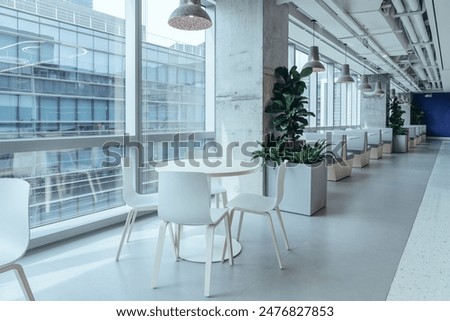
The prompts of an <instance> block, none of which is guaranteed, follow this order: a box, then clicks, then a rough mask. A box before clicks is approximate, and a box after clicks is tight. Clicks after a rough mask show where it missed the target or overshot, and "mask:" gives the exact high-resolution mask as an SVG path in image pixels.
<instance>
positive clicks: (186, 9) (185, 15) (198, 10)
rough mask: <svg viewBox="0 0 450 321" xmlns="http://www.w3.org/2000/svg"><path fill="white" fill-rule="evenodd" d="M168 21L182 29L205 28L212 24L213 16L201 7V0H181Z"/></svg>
mask: <svg viewBox="0 0 450 321" xmlns="http://www.w3.org/2000/svg"><path fill="white" fill-rule="evenodd" d="M168 23H169V25H170V26H172V27H174V28H177V29H181V30H203V29H208V28H209V27H211V26H212V21H211V18H210V17H209V15H208V13H207V12H206V11H205V10H203V9H202V7H201V0H180V5H179V7H178V8H176V9H175V10H174V11H173V12H172V14H171V15H170V17H169V21H168Z"/></svg>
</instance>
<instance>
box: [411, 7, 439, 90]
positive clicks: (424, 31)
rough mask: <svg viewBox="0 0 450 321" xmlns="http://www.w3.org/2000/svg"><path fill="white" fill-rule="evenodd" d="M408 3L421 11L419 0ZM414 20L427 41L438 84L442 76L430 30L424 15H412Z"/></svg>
mask: <svg viewBox="0 0 450 321" xmlns="http://www.w3.org/2000/svg"><path fill="white" fill-rule="evenodd" d="M406 3H408V5H409V8H410V9H411V10H412V11H419V10H420V3H419V1H418V0H406ZM412 20H413V22H414V27H415V28H416V30H418V31H419V34H420V37H421V38H422V41H423V42H424V43H425V49H426V51H427V54H428V59H429V62H430V65H431V66H432V71H433V72H434V80H435V81H436V84H435V85H437V83H439V82H440V77H439V72H438V68H437V63H436V55H435V51H434V50H433V48H432V46H431V39H430V37H429V35H428V31H427V29H426V27H425V21H424V20H423V17H422V15H418V14H416V15H413V16H412ZM436 88H439V86H437V87H436Z"/></svg>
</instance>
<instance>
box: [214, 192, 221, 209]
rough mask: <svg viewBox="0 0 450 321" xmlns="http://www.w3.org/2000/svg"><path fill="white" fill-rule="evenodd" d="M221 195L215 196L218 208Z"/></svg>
mask: <svg viewBox="0 0 450 321" xmlns="http://www.w3.org/2000/svg"><path fill="white" fill-rule="evenodd" d="M219 195H220V194H214V199H215V200H216V208H219V207H220V196H219Z"/></svg>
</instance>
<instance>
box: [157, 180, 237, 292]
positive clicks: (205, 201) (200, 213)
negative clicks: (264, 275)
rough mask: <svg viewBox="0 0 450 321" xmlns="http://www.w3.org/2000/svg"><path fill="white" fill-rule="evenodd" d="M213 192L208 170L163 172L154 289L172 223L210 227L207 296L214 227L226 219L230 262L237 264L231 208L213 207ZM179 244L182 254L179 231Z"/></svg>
mask: <svg viewBox="0 0 450 321" xmlns="http://www.w3.org/2000/svg"><path fill="white" fill-rule="evenodd" d="M210 192H211V190H210V184H209V180H208V177H207V175H206V174H205V173H195V172H169V171H167V172H160V173H159V201H158V216H159V217H160V219H161V220H162V221H161V225H160V228H159V236H158V245H157V248H156V258H155V267H154V270H153V279H152V287H153V288H155V287H156V285H157V281H158V275H159V268H160V265H161V257H162V251H163V246H164V240H165V234H166V228H167V225H168V224H170V223H174V224H177V226H178V227H180V226H183V225H190V226H202V225H204V226H206V247H205V248H206V253H205V283H204V294H205V296H209V294H210V288H211V267H212V255H213V246H214V230H215V228H216V226H217V225H218V224H219V223H221V222H222V221H224V222H225V230H226V240H227V244H228V246H227V247H228V249H229V250H228V255H229V263H230V265H232V264H233V255H232V247H231V232H230V222H229V215H228V209H227V208H211V199H210V197H211V193H210ZM175 247H176V252H177V253H178V252H179V247H180V233H176V236H175ZM177 259H178V257H177Z"/></svg>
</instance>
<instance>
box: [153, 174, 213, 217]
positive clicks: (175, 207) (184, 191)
mask: <svg viewBox="0 0 450 321" xmlns="http://www.w3.org/2000/svg"><path fill="white" fill-rule="evenodd" d="M210 206H211V189H210V184H209V180H208V177H207V176H206V174H205V173H195V172H170V171H167V172H165V171H163V172H160V173H159V187H158V216H159V217H160V218H161V219H163V220H166V221H170V222H174V223H177V224H185V225H207V224H211V223H212V220H211V214H210Z"/></svg>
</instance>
